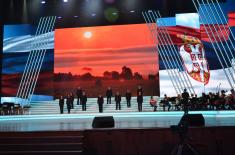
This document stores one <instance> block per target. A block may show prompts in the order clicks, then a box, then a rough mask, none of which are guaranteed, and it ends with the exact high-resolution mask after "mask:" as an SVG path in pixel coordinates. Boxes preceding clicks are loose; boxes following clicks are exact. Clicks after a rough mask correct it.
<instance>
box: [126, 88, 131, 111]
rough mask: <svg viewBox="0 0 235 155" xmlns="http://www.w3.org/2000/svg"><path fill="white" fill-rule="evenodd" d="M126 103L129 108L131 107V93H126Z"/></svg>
mask: <svg viewBox="0 0 235 155" xmlns="http://www.w3.org/2000/svg"><path fill="white" fill-rule="evenodd" d="M126 103H127V107H128V108H129V107H131V92H126Z"/></svg>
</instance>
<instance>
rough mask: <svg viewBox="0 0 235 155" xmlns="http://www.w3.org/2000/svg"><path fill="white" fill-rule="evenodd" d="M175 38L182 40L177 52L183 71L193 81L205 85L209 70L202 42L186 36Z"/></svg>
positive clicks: (208, 77)
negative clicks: (182, 64)
mask: <svg viewBox="0 0 235 155" xmlns="http://www.w3.org/2000/svg"><path fill="white" fill-rule="evenodd" d="M177 38H180V39H182V43H181V44H180V45H179V52H180V56H181V58H182V60H183V63H184V67H185V70H186V71H187V73H188V74H189V75H190V76H191V77H192V78H193V79H194V80H196V81H199V82H202V83H204V84H205V85H206V84H207V83H208V82H209V79H210V70H209V65H208V63H207V60H206V58H205V50H204V47H203V44H202V42H201V41H200V40H199V39H198V38H196V37H192V36H188V35H177Z"/></svg>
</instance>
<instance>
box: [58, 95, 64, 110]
mask: <svg viewBox="0 0 235 155" xmlns="http://www.w3.org/2000/svg"><path fill="white" fill-rule="evenodd" d="M59 106H60V113H61V114H63V113H64V97H63V96H61V97H60V99H59Z"/></svg>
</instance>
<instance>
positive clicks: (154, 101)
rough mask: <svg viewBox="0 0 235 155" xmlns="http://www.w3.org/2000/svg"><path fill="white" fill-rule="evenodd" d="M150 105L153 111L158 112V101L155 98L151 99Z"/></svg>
mask: <svg viewBox="0 0 235 155" xmlns="http://www.w3.org/2000/svg"><path fill="white" fill-rule="evenodd" d="M149 104H150V105H151V107H153V108H154V110H153V111H157V100H155V99H154V98H153V96H151V97H150V101H149Z"/></svg>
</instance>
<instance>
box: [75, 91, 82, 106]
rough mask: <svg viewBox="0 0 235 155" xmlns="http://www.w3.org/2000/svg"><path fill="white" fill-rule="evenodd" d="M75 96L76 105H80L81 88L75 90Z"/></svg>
mask: <svg viewBox="0 0 235 155" xmlns="http://www.w3.org/2000/svg"><path fill="white" fill-rule="evenodd" d="M76 94H77V98H78V100H77V105H79V104H80V99H81V96H82V88H81V87H78V88H77V91H76Z"/></svg>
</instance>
